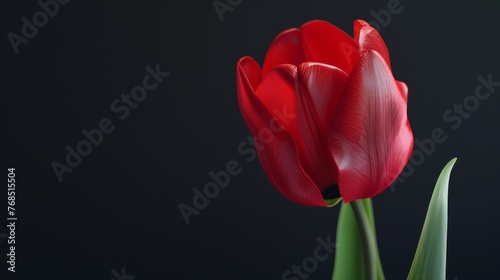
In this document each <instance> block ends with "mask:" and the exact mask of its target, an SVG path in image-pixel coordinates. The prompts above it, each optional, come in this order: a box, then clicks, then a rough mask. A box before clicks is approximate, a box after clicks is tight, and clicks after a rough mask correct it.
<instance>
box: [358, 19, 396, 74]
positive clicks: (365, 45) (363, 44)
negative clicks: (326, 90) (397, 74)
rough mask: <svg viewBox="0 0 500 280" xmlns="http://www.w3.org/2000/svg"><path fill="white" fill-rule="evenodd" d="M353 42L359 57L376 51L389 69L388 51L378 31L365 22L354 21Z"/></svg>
mask: <svg viewBox="0 0 500 280" xmlns="http://www.w3.org/2000/svg"><path fill="white" fill-rule="evenodd" d="M354 41H355V42H356V43H357V46H358V47H359V53H360V54H361V55H362V54H364V53H365V52H367V51H370V50H372V51H376V52H378V53H379V54H380V55H381V56H382V57H383V58H384V60H385V62H386V63H387V65H388V66H389V68H390V67H391V60H390V59H389V51H388V50H387V46H386V45H385V42H384V40H383V39H382V37H380V34H379V33H378V31H377V30H376V29H375V28H373V27H371V26H370V25H369V24H368V23H367V22H366V21H364V20H356V21H355V22H354Z"/></svg>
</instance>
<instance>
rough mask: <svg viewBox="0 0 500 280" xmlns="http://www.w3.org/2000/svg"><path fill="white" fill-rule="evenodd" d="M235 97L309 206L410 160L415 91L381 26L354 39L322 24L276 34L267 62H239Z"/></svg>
mask: <svg viewBox="0 0 500 280" xmlns="http://www.w3.org/2000/svg"><path fill="white" fill-rule="evenodd" d="M237 86H238V102H239V106H240V110H241V112H242V115H243V118H244V119H245V122H246V124H247V125H248V127H249V128H250V130H251V133H252V135H253V136H254V137H256V138H257V141H258V142H259V144H260V145H261V146H260V148H258V149H257V150H258V155H259V159H260V162H261V164H262V167H263V169H264V171H265V173H266V175H267V177H268V178H269V180H270V181H271V183H272V184H273V185H274V186H275V187H276V188H277V189H278V190H279V191H280V192H281V193H282V194H283V195H284V196H285V197H287V198H288V199H290V200H292V201H294V202H296V203H299V204H303V205H312V206H332V205H334V204H335V203H336V202H338V201H339V199H337V198H342V199H343V200H344V202H345V203H348V202H351V201H353V200H357V199H362V198H368V197H373V196H375V195H377V194H379V193H381V192H382V191H384V190H385V189H386V188H387V187H388V186H389V185H390V184H391V183H392V182H393V181H394V180H395V179H396V178H397V176H398V175H399V173H400V172H401V171H402V169H403V168H404V166H405V164H406V163H407V161H408V159H409V157H410V154H411V151H412V148H413V134H412V131H411V127H410V124H409V122H408V118H407V112H406V110H407V94H408V88H407V87H406V84H404V83H403V82H399V81H396V80H395V79H394V77H393V75H392V72H391V66H390V61H389V52H388V51H387V48H386V46H385V44H384V41H383V40H382V38H381V37H380V35H379V34H378V32H377V31H376V30H375V29H374V28H373V27H371V26H370V25H369V24H367V23H366V22H364V21H361V20H357V21H356V22H355V23H354V39H353V38H351V37H350V36H349V35H347V34H346V33H344V32H343V31H342V30H340V29H339V28H337V27H336V26H334V25H332V24H330V23H328V22H325V21H319V20H316V21H311V22H308V23H306V24H304V25H303V26H302V27H301V28H300V29H296V28H295V29H289V30H286V31H284V32H282V33H281V34H279V35H278V36H277V37H276V39H275V40H274V41H273V43H272V44H271V46H270V47H269V50H268V52H267V55H266V58H265V61H264V66H263V68H262V69H261V67H260V66H259V65H258V64H257V62H255V60H254V59H252V58H251V57H243V58H241V59H240V60H239V61H238V64H237Z"/></svg>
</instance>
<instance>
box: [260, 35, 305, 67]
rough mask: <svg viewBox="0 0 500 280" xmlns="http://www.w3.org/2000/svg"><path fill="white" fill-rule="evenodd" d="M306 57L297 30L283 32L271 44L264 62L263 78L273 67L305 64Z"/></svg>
mask: <svg viewBox="0 0 500 280" xmlns="http://www.w3.org/2000/svg"><path fill="white" fill-rule="evenodd" d="M305 61H307V60H306V56H305V54H304V50H303V49H302V43H301V41H300V34H299V30H298V29H297V28H292V29H288V30H285V31H283V32H281V33H280V34H279V35H278V36H277V37H276V39H274V41H273V42H272V43H271V46H270V47H269V50H268V51H267V54H266V59H265V60H264V69H263V71H262V73H263V76H265V75H266V74H267V72H269V70H271V69H272V68H273V67H275V66H278V65H280V64H293V65H297V66H298V65H300V64H301V63H302V62H305Z"/></svg>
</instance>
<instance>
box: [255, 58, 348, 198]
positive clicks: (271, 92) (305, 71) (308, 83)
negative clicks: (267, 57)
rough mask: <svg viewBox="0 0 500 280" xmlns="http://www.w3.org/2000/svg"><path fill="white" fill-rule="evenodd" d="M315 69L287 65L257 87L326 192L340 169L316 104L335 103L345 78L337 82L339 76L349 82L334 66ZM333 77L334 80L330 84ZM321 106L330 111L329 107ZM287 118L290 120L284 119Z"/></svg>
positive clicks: (299, 155)
mask: <svg viewBox="0 0 500 280" xmlns="http://www.w3.org/2000/svg"><path fill="white" fill-rule="evenodd" d="M313 66H314V67H311V68H310V67H308V65H307V64H303V65H301V67H300V68H297V67H296V66H294V65H291V64H285V65H280V66H277V67H275V68H273V69H272V70H271V71H269V72H268V73H267V75H266V76H265V77H264V80H263V81H262V83H261V84H260V85H259V87H258V88H257V96H258V97H259V98H260V100H261V101H262V103H263V104H264V105H265V106H266V108H267V109H268V111H269V112H271V114H273V116H274V117H275V118H276V119H277V122H278V124H279V125H280V126H282V127H283V128H284V129H285V130H286V131H288V133H290V136H292V138H293V140H294V142H295V145H296V147H297V151H298V157H299V162H300V165H301V166H302V168H303V169H304V170H305V172H306V173H307V174H308V175H309V177H310V178H311V179H312V180H313V181H314V182H315V183H316V185H317V186H318V187H319V189H320V190H323V189H325V188H327V187H329V186H331V185H332V184H334V183H336V182H337V178H336V167H335V163H334V161H333V159H332V157H331V154H330V153H329V148H328V143H327V130H326V129H325V128H326V127H325V126H323V125H322V124H321V123H318V118H319V117H318V115H317V113H316V111H315V106H314V104H317V103H319V102H321V99H322V98H323V100H324V101H332V100H334V99H335V95H336V94H337V93H336V91H337V90H338V85H337V84H335V81H338V80H339V79H340V80H341V79H342V78H338V79H337V77H338V76H343V77H344V79H345V75H346V74H345V73H343V72H342V71H341V70H339V69H337V68H334V67H330V66H320V65H318V64H316V65H313ZM332 77H333V78H334V79H333V80H331V81H326V80H327V79H329V78H332ZM316 82H318V83H316ZM320 83H322V84H320ZM313 100H314V101H313ZM317 105H318V108H321V109H324V110H325V111H328V110H329V108H326V106H327V105H322V106H320V105H319V104H317ZM333 105H334V104H333ZM283 115H288V116H290V117H289V118H283ZM292 116H293V117H292Z"/></svg>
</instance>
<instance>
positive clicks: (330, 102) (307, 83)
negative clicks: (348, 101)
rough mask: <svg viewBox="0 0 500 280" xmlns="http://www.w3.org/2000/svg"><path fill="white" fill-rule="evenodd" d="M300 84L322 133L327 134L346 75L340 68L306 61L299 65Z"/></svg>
mask: <svg viewBox="0 0 500 280" xmlns="http://www.w3.org/2000/svg"><path fill="white" fill-rule="evenodd" d="M299 74H300V78H301V82H302V86H303V88H304V89H305V92H306V93H307V95H308V97H309V99H310V102H311V105H312V109H313V110H314V112H315V113H316V114H315V115H316V116H317V120H316V122H317V123H319V124H320V126H321V129H322V130H323V131H324V132H323V134H324V135H327V134H326V133H328V128H329V126H330V122H331V120H332V116H333V112H334V111H335V107H336V106H337V103H338V101H339V98H340V96H341V93H342V90H343V88H344V85H345V82H346V81H347V77H348V75H347V74H346V73H345V72H344V71H342V70H341V69H339V68H337V67H334V66H331V65H328V64H322V63H316V62H307V63H303V64H301V65H300V66H299Z"/></svg>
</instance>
